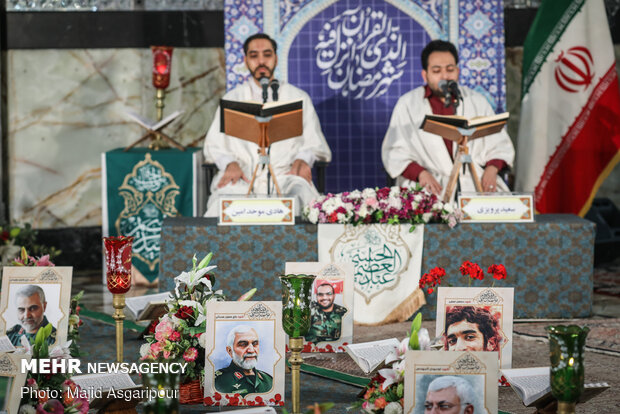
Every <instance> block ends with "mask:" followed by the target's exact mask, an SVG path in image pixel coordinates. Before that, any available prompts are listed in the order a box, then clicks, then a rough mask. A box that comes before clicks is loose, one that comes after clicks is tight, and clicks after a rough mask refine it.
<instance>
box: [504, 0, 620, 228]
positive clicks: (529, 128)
mask: <svg viewBox="0 0 620 414" xmlns="http://www.w3.org/2000/svg"><path fill="white" fill-rule="evenodd" d="M517 149H518V151H517V165H516V174H517V190H519V191H533V192H534V199H535V201H536V210H537V211H539V212H540V213H574V214H579V215H580V216H584V215H585V214H586V213H587V211H588V209H589V208H590V205H591V203H592V199H593V198H594V195H595V194H596V191H597V190H598V188H599V187H600V185H601V184H602V182H603V180H604V179H605V178H606V177H607V176H608V175H609V173H610V172H611V171H612V169H613V168H614V166H615V165H616V164H617V163H618V161H620V90H619V88H618V77H617V74H616V66H615V59H614V50H613V44H612V41H611V35H610V32H609V25H608V23H607V17H606V14H605V6H604V4H603V0H587V1H586V0H572V1H549V0H547V1H543V2H542V5H541V6H540V9H539V10H538V13H537V15H536V18H535V19H534V22H533V24H532V27H531V29H530V31H529V33H528V35H527V38H526V40H525V44H524V51H523V82H522V103H521V120H520V125H519V140H518V147H517Z"/></svg>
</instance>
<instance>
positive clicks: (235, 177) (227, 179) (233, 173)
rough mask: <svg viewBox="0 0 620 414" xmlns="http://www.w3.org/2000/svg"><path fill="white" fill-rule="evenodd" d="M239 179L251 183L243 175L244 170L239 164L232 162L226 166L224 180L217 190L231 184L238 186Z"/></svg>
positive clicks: (218, 184)
mask: <svg viewBox="0 0 620 414" xmlns="http://www.w3.org/2000/svg"><path fill="white" fill-rule="evenodd" d="M239 179H241V180H243V181H245V182H246V183H249V182H250V180H248V178H247V177H246V176H245V174H243V170H242V169H241V167H239V164H238V163H237V162H231V163H230V164H228V165H227V166H226V169H225V170H224V175H223V176H222V179H221V180H220V182H219V183H217V188H222V187H224V186H225V185H227V184H230V183H232V184H237V181H239Z"/></svg>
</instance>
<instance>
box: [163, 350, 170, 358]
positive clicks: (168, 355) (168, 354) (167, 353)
mask: <svg viewBox="0 0 620 414" xmlns="http://www.w3.org/2000/svg"><path fill="white" fill-rule="evenodd" d="M164 358H165V359H168V358H170V351H164Z"/></svg>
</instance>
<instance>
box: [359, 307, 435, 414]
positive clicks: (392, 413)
mask: <svg viewBox="0 0 620 414" xmlns="http://www.w3.org/2000/svg"><path fill="white" fill-rule="evenodd" d="M430 346H431V339H430V336H429V334H428V330H427V329H426V328H422V314H421V313H418V314H417V315H416V317H415V318H413V322H412V323H411V329H410V332H409V335H408V336H407V337H406V338H404V339H403V340H402V341H401V343H400V345H399V346H398V347H396V348H394V350H393V351H392V352H390V354H389V355H388V356H387V357H386V358H385V363H384V364H385V368H383V369H380V370H379V371H378V372H377V375H375V376H374V377H373V378H372V379H371V380H370V382H369V383H368V385H366V388H364V390H363V391H362V393H361V394H360V396H361V399H359V400H358V401H357V402H356V403H355V404H354V405H353V408H359V409H361V410H362V412H364V413H369V414H402V412H403V398H404V395H405V394H404V386H405V384H404V383H405V354H406V353H407V350H409V349H411V350H422V351H428V350H430V349H431V348H430Z"/></svg>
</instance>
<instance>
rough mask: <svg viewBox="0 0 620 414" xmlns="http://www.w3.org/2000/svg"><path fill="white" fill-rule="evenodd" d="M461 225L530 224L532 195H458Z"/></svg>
mask: <svg viewBox="0 0 620 414" xmlns="http://www.w3.org/2000/svg"><path fill="white" fill-rule="evenodd" d="M459 208H460V209H461V211H462V212H463V219H462V223H531V222H533V221H534V200H533V197H532V194H459Z"/></svg>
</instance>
